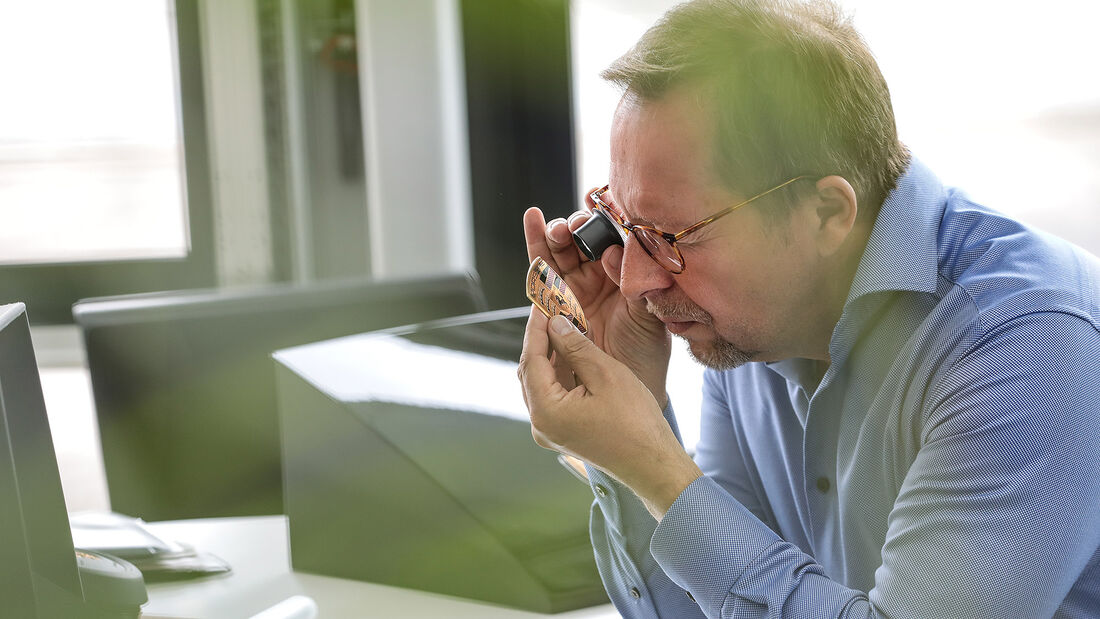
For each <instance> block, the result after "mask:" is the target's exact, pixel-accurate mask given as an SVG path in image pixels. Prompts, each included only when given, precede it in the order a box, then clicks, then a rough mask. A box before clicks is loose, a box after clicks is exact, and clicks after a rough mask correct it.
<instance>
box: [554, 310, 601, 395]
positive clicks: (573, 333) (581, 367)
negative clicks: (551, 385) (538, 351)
mask: <svg viewBox="0 0 1100 619" xmlns="http://www.w3.org/2000/svg"><path fill="white" fill-rule="evenodd" d="M550 345H551V346H553V347H554V350H556V351H557V352H558V354H559V355H561V356H562V357H564V358H565V360H566V362H567V363H568V364H569V365H570V367H572V368H573V373H575V374H576V375H577V377H578V378H580V379H581V380H582V381H586V380H591V379H593V378H595V371H597V370H598V369H599V367H600V361H601V359H600V356H601V353H602V351H601V350H600V349H599V348H597V347H596V345H595V344H594V343H593V342H592V340H590V339H588V338H587V337H585V336H584V335H582V334H581V332H580V331H578V330H577V329H576V327H574V326H573V323H571V322H569V319H568V318H566V317H564V316H560V315H558V316H554V317H553V318H552V319H551V320H550Z"/></svg>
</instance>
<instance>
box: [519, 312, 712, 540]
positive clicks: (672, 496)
mask: <svg viewBox="0 0 1100 619" xmlns="http://www.w3.org/2000/svg"><path fill="white" fill-rule="evenodd" d="M551 351H553V352H554V353H555V355H556V356H557V358H558V360H559V366H558V367H557V368H556V367H555V366H554V365H553V364H551V362H550V360H549V356H550V353H551ZM563 367H564V368H568V369H569V370H571V372H572V375H573V376H575V377H576V386H573V385H572V384H562V378H561V377H562V375H563V373H562V368H563ZM518 373H519V379H520V383H521V384H522V387H523V397H524V400H525V401H526V402H527V409H528V410H529V411H530V413H531V434H532V435H533V436H534V438H535V442H536V443H538V444H539V445H540V446H542V447H545V448H547V449H553V450H555V451H559V452H561V453H564V454H568V455H571V456H575V457H577V458H580V459H581V460H584V461H586V462H588V463H590V464H592V465H593V466H595V467H597V468H599V469H600V470H602V471H604V472H605V473H607V474H609V475H611V476H612V477H614V478H615V479H618V480H619V481H620V482H622V483H623V484H625V485H626V486H627V487H629V488H630V489H631V490H632V491H633V492H634V493H635V494H637V495H638V497H639V498H641V499H642V502H643V503H645V505H646V508H647V509H648V510H649V512H650V513H651V514H653V517H654V518H657V519H658V520H660V519H661V518H662V517H663V516H664V514H665V512H666V511H668V508H669V507H671V506H672V504H673V503H674V502H675V501H676V498H677V497H678V496H680V493H681V492H682V491H683V490H684V488H686V487H687V486H688V484H690V483H691V482H692V481H694V480H695V479H696V478H698V477H699V476H700V475H702V471H700V470H699V467H698V466H696V465H695V462H694V461H692V459H691V457H690V456H689V455H688V454H687V453H686V452H685V451H684V449H683V447H682V446H681V445H680V443H679V441H677V440H676V435H675V434H673V433H672V428H671V427H669V425H668V422H667V421H665V418H664V416H663V415H662V414H661V408H660V407H659V406H658V405H657V402H656V400H654V398H653V395H652V394H651V393H650V390H649V389H648V388H646V386H645V385H644V384H642V382H641V381H640V380H639V379H638V377H637V376H635V375H634V373H633V372H632V371H631V370H630V369H629V368H627V367H626V366H625V365H623V364H622V363H620V362H619V361H616V360H615V359H613V358H611V357H610V356H609V355H607V354H606V353H604V352H603V351H602V350H600V349H599V348H597V347H596V345H595V344H594V343H593V342H591V341H590V340H588V338H586V337H585V336H583V335H581V333H580V332H579V331H577V330H576V329H575V328H573V325H571V324H570V323H569V321H567V320H565V319H564V318H561V317H560V316H558V317H555V318H554V320H553V321H550V320H547V318H546V316H544V315H543V314H542V312H540V311H539V310H538V309H536V308H533V307H532V308H531V317H530V319H529V320H528V321H527V331H526V333H525V334H524V339H523V353H522V355H521V357H520V363H519V371H518ZM570 382H572V381H570Z"/></svg>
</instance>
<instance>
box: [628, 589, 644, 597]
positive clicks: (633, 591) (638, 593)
mask: <svg viewBox="0 0 1100 619" xmlns="http://www.w3.org/2000/svg"><path fill="white" fill-rule="evenodd" d="M630 596H631V597H633V598H634V599H635V600H637V599H639V598H641V597H642V592H641V591H638V588H637V587H631V588H630Z"/></svg>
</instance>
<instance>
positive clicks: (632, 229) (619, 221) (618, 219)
mask: <svg viewBox="0 0 1100 619" xmlns="http://www.w3.org/2000/svg"><path fill="white" fill-rule="evenodd" d="M804 178H812V176H810V175H808V174H803V175H801V176H796V177H794V178H792V179H790V180H788V181H785V182H783V183H780V184H779V185H776V186H775V187H772V188H771V189H768V190H767V191H763V192H761V193H758V194H756V195H755V196H753V197H751V198H749V199H748V200H745V201H743V202H739V203H737V204H734V205H733V206H729V207H726V208H724V209H722V210H720V211H718V212H717V213H715V214H713V215H711V216H710V217H707V218H705V219H700V220H699V221H697V222H695V223H693V224H691V225H690V226H688V227H686V228H684V229H683V230H681V231H679V232H677V233H675V234H673V233H671V232H665V231H664V230H659V229H657V228H654V227H652V226H643V225H641V224H632V223H630V222H629V221H626V220H625V219H624V218H623V217H622V216H620V215H619V213H617V212H616V211H615V208H614V207H612V206H611V205H610V204H607V203H606V202H604V201H603V198H602V196H603V194H605V193H607V190H608V189H610V187H611V186H610V185H604V186H603V187H601V188H600V189H597V190H596V191H593V192H592V193H590V194H588V197H589V198H591V199H592V203H593V204H595V205H596V208H598V209H600V210H602V211H603V212H604V213H605V214H606V215H607V216H608V217H609V218H610V219H611V221H613V222H615V224H616V225H618V226H619V227H620V228H622V229H623V231H624V232H626V233H627V234H633V235H634V238H636V239H637V240H638V242H639V243H641V244H642V249H644V250H645V252H646V253H647V254H649V257H650V258H653V261H654V262H656V263H657V264H659V265H661V267H662V268H664V269H665V270H666V271H668V272H669V273H672V274H674V275H679V274H680V273H683V272H684V269H686V268H687V264H686V263H685V262H684V255H683V254H682V253H681V252H680V248H679V247H677V246H676V241H679V240H680V239H682V238H684V237H685V236H687V235H689V234H691V233H692V232H695V231H696V230H698V229H700V228H702V227H704V226H707V225H710V224H712V223H714V222H715V221H717V220H719V219H721V218H723V217H725V216H726V215H729V214H730V213H732V212H734V211H736V210H737V209H739V208H741V207H742V206H745V205H746V204H749V203H750V202H752V201H753V200H756V199H757V198H763V197H764V196H766V195H768V194H769V193H772V192H773V191H778V190H780V189H782V188H784V187H786V186H787V185H790V184H791V183H793V182H795V181H800V180H802V179H804ZM637 230H648V231H649V232H652V233H654V234H656V235H657V238H661V239H663V240H664V241H665V242H666V243H668V246H669V247H670V248H671V249H672V251H674V252H675V253H676V260H677V262H679V264H680V268H679V270H676V269H673V268H670V267H669V265H666V264H664V263H662V262H661V261H660V260H658V259H657V257H656V256H654V255H653V252H652V251H651V250H650V249H649V246H648V245H647V244H646V241H645V239H643V238H642V237H641V236H640V235H639V233H638V232H637Z"/></svg>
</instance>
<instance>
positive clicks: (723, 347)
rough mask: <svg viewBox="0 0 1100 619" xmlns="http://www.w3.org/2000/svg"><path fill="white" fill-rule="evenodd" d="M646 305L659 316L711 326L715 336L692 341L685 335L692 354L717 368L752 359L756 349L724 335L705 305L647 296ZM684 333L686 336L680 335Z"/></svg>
mask: <svg viewBox="0 0 1100 619" xmlns="http://www.w3.org/2000/svg"><path fill="white" fill-rule="evenodd" d="M646 309H647V310H648V311H649V313H651V314H653V315H654V316H656V317H658V318H664V319H666V320H667V319H669V318H672V319H675V320H678V321H685V322H686V321H694V322H697V323H699V324H701V325H704V326H706V327H709V328H710V330H711V331H712V332H714V333H715V336H714V337H713V338H712V339H710V340H708V341H705V342H704V341H692V340H689V339H687V338H686V337H684V338H683V339H684V340H685V341H687V343H688V352H689V353H690V354H691V358H692V359H695V360H696V361H698V362H699V363H701V364H703V365H705V366H707V367H708V368H711V369H714V370H732V369H733V368H736V367H740V366H742V365H744V364H746V363H748V362H749V361H752V358H753V356H754V353H751V352H748V351H745V350H742V349H740V348H738V347H737V346H736V345H735V344H733V342H730V341H729V340H726V339H723V338H722V337H721V336H719V335H718V334H717V333H718V331H717V330H716V329H715V328H714V318H713V317H712V316H711V315H710V314H708V313H707V312H706V311H704V310H703V308H701V307H699V306H698V305H695V304H694V303H691V302H689V301H671V300H670V301H661V302H654V301H652V300H651V299H646ZM678 337H683V336H678Z"/></svg>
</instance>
